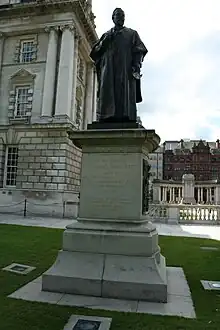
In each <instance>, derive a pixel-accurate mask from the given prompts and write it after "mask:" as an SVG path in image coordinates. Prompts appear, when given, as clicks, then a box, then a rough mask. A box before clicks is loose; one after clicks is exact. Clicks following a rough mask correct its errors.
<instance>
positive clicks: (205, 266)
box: [0, 225, 220, 330]
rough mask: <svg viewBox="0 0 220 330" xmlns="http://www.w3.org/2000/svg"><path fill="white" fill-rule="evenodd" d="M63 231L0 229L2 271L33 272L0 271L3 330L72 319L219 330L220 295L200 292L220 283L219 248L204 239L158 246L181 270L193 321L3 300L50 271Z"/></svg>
mask: <svg viewBox="0 0 220 330" xmlns="http://www.w3.org/2000/svg"><path fill="white" fill-rule="evenodd" d="M61 239H62V230H56V229H45V228H32V227H22V226H12V225H0V269H1V268H3V267H5V266H7V265H9V264H11V263H12V262H19V263H24V264H29V265H33V266H36V267H37V269H36V270H35V271H33V272H32V273H30V274H29V275H26V276H22V275H15V274H12V273H9V272H5V271H1V270H0V329H1V330H12V329H13V330H62V329H63V327H64V325H65V323H66V322H67V321H68V319H69V317H70V315H71V314H87V315H99V316H105V317H112V318H113V322H112V327H111V330H153V329H154V330H174V329H175V330H188V329H190V330H211V329H216V330H217V329H218V330H219V329H220V292H219V294H218V292H217V293H216V292H214V291H205V290H203V288H202V286H201V284H200V280H201V279H209V280H220V251H203V250H200V248H199V247H200V246H215V247H220V243H219V242H217V241H213V240H207V239H194V238H181V237H161V238H160V246H161V249H162V253H163V255H165V256H166V258H167V264H168V266H181V267H183V269H184V271H185V274H186V276H187V280H188V282H189V285H190V288H191V291H192V296H193V300H194V304H195V307H196V313H197V319H196V320H189V319H184V318H178V317H171V316H154V315H147V314H133V313H118V312H107V311H98V310H89V309H83V308H74V307H66V306H56V305H49V304H43V303H38V302H36V303H32V302H26V301H22V300H16V299H10V298H7V295H9V294H10V293H12V292H14V291H15V290H17V289H19V288H20V287H21V286H23V285H24V284H26V283H28V282H29V281H31V280H32V279H34V278H36V277H37V276H39V275H40V274H41V273H43V272H44V271H45V270H46V269H48V268H49V266H51V264H52V263H53V261H54V259H55V258H56V255H57V251H58V249H59V248H60V247H61Z"/></svg>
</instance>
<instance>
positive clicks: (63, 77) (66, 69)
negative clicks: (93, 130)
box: [55, 25, 75, 120]
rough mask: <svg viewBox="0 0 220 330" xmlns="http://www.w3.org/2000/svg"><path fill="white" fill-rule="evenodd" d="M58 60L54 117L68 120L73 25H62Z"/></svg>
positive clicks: (70, 93)
mask: <svg viewBox="0 0 220 330" xmlns="http://www.w3.org/2000/svg"><path fill="white" fill-rule="evenodd" d="M60 30H61V31H62V39H61V49H60V62H59V72H58V82H57V98H56V108H55V117H57V118H58V119H64V120H68V119H70V117H71V108H72V91H73V76H74V75H73V58H74V45H75V38H74V31H75V29H74V26H73V25H63V26H61V27H60Z"/></svg>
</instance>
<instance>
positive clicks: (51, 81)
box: [41, 26, 58, 117]
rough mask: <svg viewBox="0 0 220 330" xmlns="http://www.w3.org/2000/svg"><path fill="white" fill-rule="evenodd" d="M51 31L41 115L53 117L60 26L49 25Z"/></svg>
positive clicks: (47, 29) (47, 30) (46, 29)
mask: <svg viewBox="0 0 220 330" xmlns="http://www.w3.org/2000/svg"><path fill="white" fill-rule="evenodd" d="M45 31H46V32H48V33H49V42H48V50H47V62H46V72H45V79H44V92H43V104H42V111H41V116H43V117H51V116H52V114H53V100H54V94H55V78H56V65H57V44H58V33H57V32H58V27H56V26H55V27H47V28H45Z"/></svg>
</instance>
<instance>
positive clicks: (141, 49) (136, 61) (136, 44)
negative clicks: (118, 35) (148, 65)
mask: <svg viewBox="0 0 220 330" xmlns="http://www.w3.org/2000/svg"><path fill="white" fill-rule="evenodd" d="M147 53H148V50H147V48H146V47H145V45H144V43H143V42H142V40H141V38H140V37H139V34H138V33H137V31H134V36H133V44H132V71H133V75H134V77H135V78H136V77H139V78H140V77H141V74H140V72H141V67H142V62H143V60H144V57H145V55H146V54H147Z"/></svg>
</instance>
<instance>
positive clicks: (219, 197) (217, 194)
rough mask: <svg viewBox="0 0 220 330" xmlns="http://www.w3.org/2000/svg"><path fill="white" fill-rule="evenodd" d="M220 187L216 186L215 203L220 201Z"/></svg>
mask: <svg viewBox="0 0 220 330" xmlns="http://www.w3.org/2000/svg"><path fill="white" fill-rule="evenodd" d="M219 188H220V187H218V186H216V187H215V204H216V205H218V204H219V202H220V196H219V190H220V189H219Z"/></svg>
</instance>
